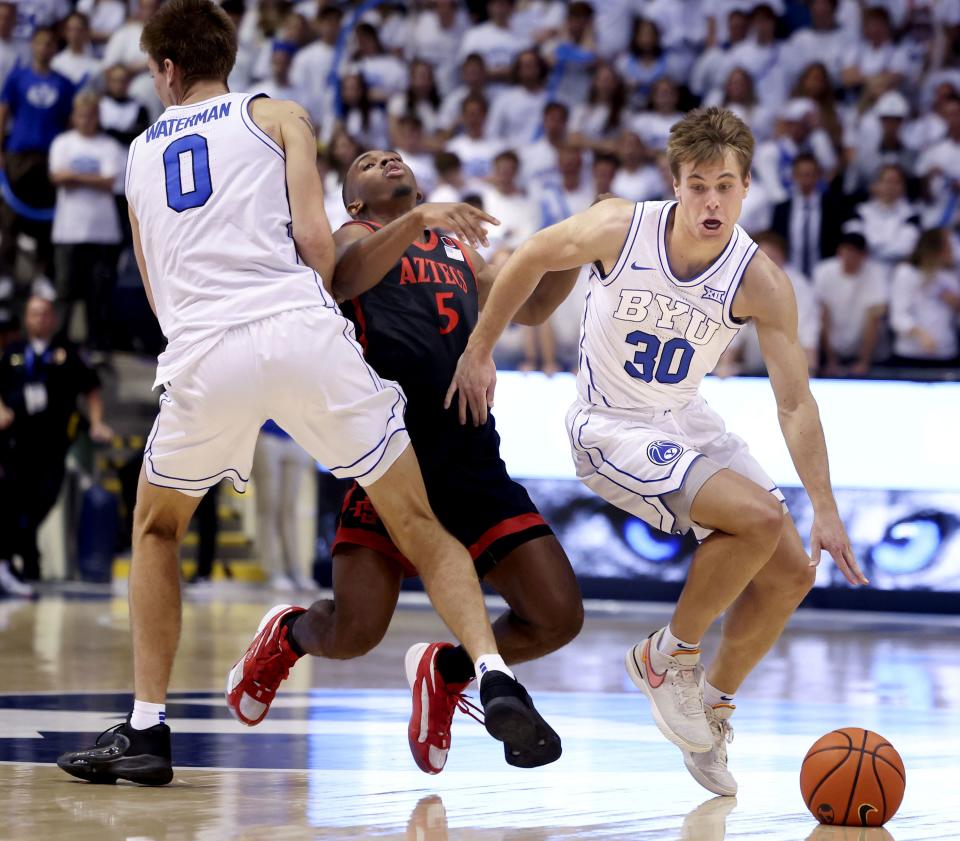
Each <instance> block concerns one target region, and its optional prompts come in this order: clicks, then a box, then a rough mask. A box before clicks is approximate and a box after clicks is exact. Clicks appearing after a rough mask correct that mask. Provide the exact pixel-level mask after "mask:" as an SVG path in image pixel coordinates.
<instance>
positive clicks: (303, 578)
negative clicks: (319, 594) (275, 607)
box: [290, 572, 320, 593]
mask: <svg viewBox="0 0 960 841" xmlns="http://www.w3.org/2000/svg"><path fill="white" fill-rule="evenodd" d="M290 579H291V580H292V581H293V586H294V587H295V588H296V589H297V590H298V591H299V592H301V593H312V592H314V591H315V590H319V589H320V588H319V586H317V582H316V581H314V580H313V579H312V578H311V577H310V576H309V575H304V574H303V573H299V572H295V573H294V574H293V575H291V576H290Z"/></svg>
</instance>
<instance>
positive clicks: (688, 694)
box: [626, 631, 713, 753]
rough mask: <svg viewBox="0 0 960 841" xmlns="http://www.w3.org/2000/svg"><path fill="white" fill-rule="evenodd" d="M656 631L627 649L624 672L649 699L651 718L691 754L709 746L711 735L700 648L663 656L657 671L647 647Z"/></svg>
mask: <svg viewBox="0 0 960 841" xmlns="http://www.w3.org/2000/svg"><path fill="white" fill-rule="evenodd" d="M658 633H659V631H657V632H655V633H654V634H651V635H650V636H649V637H647V639H645V640H644V641H643V642H642V643H639V644H638V645H635V646H634V647H633V648H631V649H630V650H629V651H628V652H627V658H626V664H627V674H628V675H630V679H631V680H632V681H633V682H634V684H636V686H637V687H638V688H639V689H640V690H641V691H642V692H643V694H644V695H646V696H647V697H648V698H649V699H650V711H651V712H652V713H653V720H654V722H655V723H656V725H657V728H658V729H659V730H660V732H661V733H663V735H664V736H665V737H666V738H667V739H669V740H670V741H671V742H673V744H675V745H676V746H677V747H679V748H683V749H684V750H689V751H692V752H693V753H706V752H707V751H709V750H712V748H713V734H712V733H711V731H710V725H709V724H707V717H706V715H705V713H704V711H703V666H701V665H700V650H699V649H697V650H696V651H691V652H676V653H675V654H673V655H671V656H667V657H666V659H667V668H666V669H665V670H664V671H663V672H661V673H658V672H657V671H655V670H654V668H653V667H652V666H651V665H650V646H651V645H653V638H654V636H656V634H658Z"/></svg>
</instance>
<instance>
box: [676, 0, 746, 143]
mask: <svg viewBox="0 0 960 841" xmlns="http://www.w3.org/2000/svg"><path fill="white" fill-rule="evenodd" d="M749 32H750V14H749V12H748V10H747V8H745V7H740V6H734V7H733V8H732V9H730V11H729V13H728V14H727V32H726V38H725V40H723V41H720V42H718V40H717V38H716V27H713V31H712V32H711V34H710V36H709V37H708V41H707V45H706V46H707V49H706V50H704V51H703V53H701V55H700V57H699V58H698V59H697V60H696V62H695V63H694V65H693V68H692V69H691V71H690V78H689V79H688V80H687V85H688V87H689V88H690V90H691V91H692V92H693V93H694V94H696V95H697V96H699V97H705V96H706V95H707V94H708V93H710V91H711V90H716V88H717V84H718V82H719V80H721V79H723V78H724V77H725V76H726V75H727V74H728V73H729V69H730V67H731V66H733V65H731V64H730V51H731V50H732V49H733V48H734V47H736V46H737V45H738V44H741V43H744V42H745V41H746V40H747V35H748V34H749ZM711 39H712V40H711ZM751 128H752V126H751Z"/></svg>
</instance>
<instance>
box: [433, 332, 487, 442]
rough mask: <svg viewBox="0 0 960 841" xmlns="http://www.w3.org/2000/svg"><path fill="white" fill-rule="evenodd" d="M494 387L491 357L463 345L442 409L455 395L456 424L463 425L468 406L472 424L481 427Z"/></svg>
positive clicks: (447, 407) (485, 418) (448, 405)
mask: <svg viewBox="0 0 960 841" xmlns="http://www.w3.org/2000/svg"><path fill="white" fill-rule="evenodd" d="M496 386H497V366H496V365H494V364H493V356H492V355H491V354H489V353H481V352H478V351H477V350H475V349H474V348H472V347H470V345H469V344H467V349H466V350H465V351H464V352H463V354H462V355H461V357H460V359H459V360H457V370H456V371H454V372H453V379H452V380H451V382H450V388H448V389H447V396H446V397H445V398H444V400H443V408H444V409H449V408H450V406H451V404H452V403H453V395H454V394H458V393H459V411H460V423H462V424H466V422H467V407H468V406H469V407H470V414H471V415H472V416H473V425H474V426H481V425H482V424H485V423H486V422H487V410H488V409H492V408H493V392H494V389H495V388H496Z"/></svg>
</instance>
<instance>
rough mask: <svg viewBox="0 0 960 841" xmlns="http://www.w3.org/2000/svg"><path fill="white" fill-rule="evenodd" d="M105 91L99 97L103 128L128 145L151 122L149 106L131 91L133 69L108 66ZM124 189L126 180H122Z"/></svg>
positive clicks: (104, 76) (122, 145)
mask: <svg viewBox="0 0 960 841" xmlns="http://www.w3.org/2000/svg"><path fill="white" fill-rule="evenodd" d="M103 79H104V92H103V96H102V97H101V99H100V128H101V129H102V130H103V131H105V132H106V133H107V134H109V135H110V136H111V137H112V138H113V139H114V140H116V141H117V143H119V144H120V146H121V147H122V148H123V149H127V148H129V146H130V144H131V143H132V142H133V141H134V139H135V138H136V136H137V135H138V134H140V132H142V131H144V129H146V127H147V126H148V125H149V124H150V118H149V115H148V114H147V109H146V108H144V107H143V106H142V105H141V104H140V103H139V102H137V101H136V100H135V99H131V98H130V95H129V89H130V73H129V72H127V68H126V67H124V66H123V65H122V64H115V65H113V67H108V68H107V69H106V71H105V72H104V74H103ZM120 192H121V193H122V192H123V183H122V182H121V184H120Z"/></svg>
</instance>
